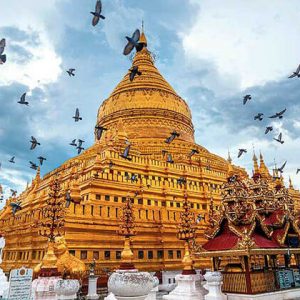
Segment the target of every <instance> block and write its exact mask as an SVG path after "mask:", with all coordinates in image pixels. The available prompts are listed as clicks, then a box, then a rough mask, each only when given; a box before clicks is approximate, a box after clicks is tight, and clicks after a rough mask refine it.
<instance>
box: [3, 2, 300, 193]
mask: <svg viewBox="0 0 300 300" xmlns="http://www.w3.org/2000/svg"><path fill="white" fill-rule="evenodd" d="M102 2H103V14H104V15H105V16H106V19H105V20H104V21H100V23H99V24H98V26H96V27H93V26H92V25H91V18H92V16H91V15H90V13H89V12H90V11H92V10H93V8H94V5H95V1H91V0H48V1H37V0H27V1H26V6H25V5H22V6H20V4H19V1H17V0H11V1H9V3H7V4H6V5H5V6H4V7H2V8H1V18H0V38H6V41H7V47H6V50H5V53H6V54H7V63H6V64H3V65H0V90H1V93H0V104H1V111H0V161H1V162H2V169H1V171H0V183H1V184H2V186H3V187H4V190H5V195H6V196H8V195H9V189H10V188H14V189H17V190H18V191H19V192H20V191H22V189H23V188H24V187H25V185H26V182H27V181H31V179H32V177H33V176H34V175H35V171H33V170H32V169H30V168H29V160H32V161H37V159H36V158H37V156H39V155H43V156H45V157H47V161H46V162H45V165H44V166H43V167H42V170H41V172H42V174H45V173H47V172H49V171H51V170H52V169H53V168H55V167H57V166H59V165H60V164H61V163H63V162H64V161H65V160H66V159H68V158H70V157H73V156H75V155H76V152H75V151H74V150H75V149H74V148H72V147H71V146H69V145H68V144H69V143H70V142H71V140H72V139H75V138H82V139H84V140H85V141H86V142H85V146H86V147H87V146H90V145H92V143H93V128H94V126H95V121H96V114H97V110H98V107H99V106H100V104H101V103H102V101H103V100H104V99H106V98H107V97H108V96H109V94H110V93H111V91H112V90H113V88H114V87H115V86H116V84H117V83H118V82H119V81H120V80H121V78H122V77H123V75H124V74H125V73H126V71H127V69H128V68H129V67H130V60H129V58H128V57H125V56H123V55H122V50H123V47H124V43H125V39H124V36H125V35H128V34H130V33H131V32H133V31H134V30H135V29H136V28H138V27H140V26H141V22H142V20H144V23H145V32H146V35H147V39H148V48H149V49H150V50H151V51H152V52H154V53H155V55H156V65H157V67H158V68H159V70H160V71H161V73H162V74H163V76H164V77H165V78H166V79H167V80H168V81H169V83H170V84H171V85H172V86H173V87H174V88H175V90H176V91H177V93H178V94H179V95H180V96H181V97H183V98H184V99H185V100H186V101H187V102H188V104H189V106H190V108H191V110H192V115H193V122H194V126H195V136H196V141H197V143H199V144H201V145H203V146H205V147H206V148H207V149H208V150H210V151H211V152H213V153H216V154H219V155H221V156H223V157H226V156H227V151H228V149H229V150H230V151H231V156H232V158H233V160H234V163H235V164H238V165H241V166H243V167H245V168H246V169H247V170H249V171H251V168H252V160H251V159H252V149H253V145H254V147H255V150H256V152H257V153H258V152H259V150H261V151H262V152H263V154H264V156H265V160H266V163H267V165H268V166H269V167H270V168H272V167H273V165H274V159H275V160H276V161H277V163H278V164H282V163H283V162H284V161H285V160H288V163H287V166H286V172H285V177H286V178H288V176H291V177H292V179H293V182H294V185H295V186H296V187H300V181H299V176H300V175H299V176H296V169H297V167H300V163H299V164H298V153H299V145H300V143H299V141H300V139H299V133H300V118H299V115H300V106H299V99H300V80H298V79H287V76H288V75H289V74H290V73H291V72H292V71H293V70H294V69H295V68H296V67H297V65H298V64H299V63H300V56H299V49H300V39H299V36H300V24H298V23H297V22H295V20H299V17H300V2H299V1H297V0H290V1H289V4H288V5H287V4H286V2H285V1H282V0H274V1H268V0H254V1H251V3H246V2H245V1H242V0H239V1H238V0H224V1H222V2H220V1H216V0H203V1H202V0H189V1H179V0H164V1H160V0H152V1H148V0H139V1H137V0H126V1H121V0H103V1H102ZM16 11H18V17H17V18H16ZM70 67H74V68H76V76H75V77H73V78H69V77H68V76H67V74H66V72H65V70H66V69H68V68H70ZM24 92H27V94H28V97H27V98H28V101H29V102H30V106H29V107H25V106H21V105H19V104H17V101H18V99H19V97H20V95H21V94H22V93H24ZM246 93H250V94H252V98H253V99H252V101H251V102H249V103H248V104H247V105H246V106H243V105H242V104H241V103H242V97H243V95H244V94H246ZM76 107H78V108H79V109H80V111H81V114H82V116H83V121H81V122H79V123H74V120H73V119H72V116H73V114H74V111H75V108H76ZM285 107H287V113H286V115H285V118H284V119H283V120H282V121H278V120H277V121H275V122H271V120H270V119H268V120H266V119H265V120H263V121H262V122H261V123H259V122H258V121H254V120H253V116H254V115H255V114H256V113H258V112H263V113H265V114H266V115H270V114H272V113H274V112H276V111H280V110H282V109H283V108H285ZM267 125H273V126H274V131H273V133H274V134H270V135H268V136H265V135H264V128H265V126H267ZM279 132H282V133H283V139H284V140H285V144H284V145H279V144H277V143H276V142H275V141H273V140H272V138H273V137H274V136H275V135H278V133H279ZM31 135H33V136H35V137H36V138H37V139H38V140H39V141H40V142H41V144H42V146H41V147H38V148H37V149H36V150H34V151H30V150H29V147H30V143H29V140H30V136H31ZM238 148H247V149H248V153H247V154H246V155H245V156H244V157H242V158H241V159H237V149H238ZM11 156H16V163H15V164H14V165H12V164H10V163H8V160H9V159H10V157H11Z"/></svg>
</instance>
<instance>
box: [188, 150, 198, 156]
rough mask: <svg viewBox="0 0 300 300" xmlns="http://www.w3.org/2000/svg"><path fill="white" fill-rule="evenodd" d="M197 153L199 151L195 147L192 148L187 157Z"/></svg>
mask: <svg viewBox="0 0 300 300" xmlns="http://www.w3.org/2000/svg"><path fill="white" fill-rule="evenodd" d="M196 153H197V154H199V151H198V150H197V149H192V150H191V152H190V154H189V155H188V156H189V157H192V156H193V155H194V154H196Z"/></svg>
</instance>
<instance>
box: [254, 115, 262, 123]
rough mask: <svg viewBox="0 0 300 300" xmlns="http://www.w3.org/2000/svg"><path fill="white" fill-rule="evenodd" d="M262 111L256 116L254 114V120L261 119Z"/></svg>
mask: <svg viewBox="0 0 300 300" xmlns="http://www.w3.org/2000/svg"><path fill="white" fill-rule="evenodd" d="M263 115H264V114H263V113H258V114H257V115H256V116H254V120H259V121H262V120H263Z"/></svg>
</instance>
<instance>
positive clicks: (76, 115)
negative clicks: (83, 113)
mask: <svg viewBox="0 0 300 300" xmlns="http://www.w3.org/2000/svg"><path fill="white" fill-rule="evenodd" d="M73 119H75V122H78V121H79V120H82V118H81V117H80V114H79V109H78V108H76V111H75V116H74V117H73Z"/></svg>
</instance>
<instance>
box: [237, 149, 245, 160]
mask: <svg viewBox="0 0 300 300" xmlns="http://www.w3.org/2000/svg"><path fill="white" fill-rule="evenodd" d="M244 153H247V150H246V149H239V154H238V158H240V157H241V156H242V155H243V154H244Z"/></svg>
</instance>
